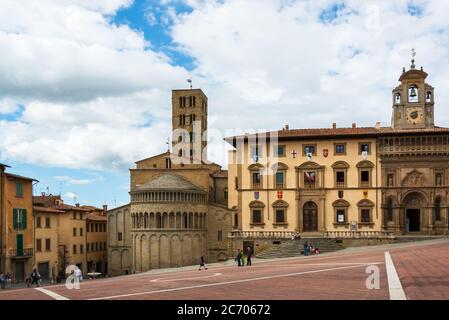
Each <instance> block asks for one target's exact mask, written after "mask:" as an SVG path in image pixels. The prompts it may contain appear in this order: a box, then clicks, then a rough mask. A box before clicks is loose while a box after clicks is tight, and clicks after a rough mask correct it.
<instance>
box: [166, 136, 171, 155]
mask: <svg viewBox="0 0 449 320" xmlns="http://www.w3.org/2000/svg"><path fill="white" fill-rule="evenodd" d="M166 144H167V152H170V137H167V142H166Z"/></svg>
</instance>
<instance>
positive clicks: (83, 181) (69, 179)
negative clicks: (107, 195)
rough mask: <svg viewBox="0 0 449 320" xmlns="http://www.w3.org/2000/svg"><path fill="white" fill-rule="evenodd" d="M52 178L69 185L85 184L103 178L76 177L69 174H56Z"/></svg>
mask: <svg viewBox="0 0 449 320" xmlns="http://www.w3.org/2000/svg"><path fill="white" fill-rule="evenodd" d="M54 178H55V179H56V180H58V181H61V182H64V183H66V184H69V185H86V184H92V183H94V182H97V181H102V180H103V178H92V179H77V178H73V177H69V176H56V177H54Z"/></svg>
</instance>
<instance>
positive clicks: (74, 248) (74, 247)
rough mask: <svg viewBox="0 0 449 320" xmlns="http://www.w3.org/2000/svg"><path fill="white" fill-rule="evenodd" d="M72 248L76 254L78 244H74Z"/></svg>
mask: <svg viewBox="0 0 449 320" xmlns="http://www.w3.org/2000/svg"><path fill="white" fill-rule="evenodd" d="M72 250H73V254H76V244H74V245H73V248H72Z"/></svg>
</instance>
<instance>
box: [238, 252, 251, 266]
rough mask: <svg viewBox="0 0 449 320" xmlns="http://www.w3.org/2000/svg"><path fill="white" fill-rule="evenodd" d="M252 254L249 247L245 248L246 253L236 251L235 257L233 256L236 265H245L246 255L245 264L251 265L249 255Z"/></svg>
mask: <svg viewBox="0 0 449 320" xmlns="http://www.w3.org/2000/svg"><path fill="white" fill-rule="evenodd" d="M252 255H253V250H252V249H251V247H248V248H246V253H244V252H243V250H238V251H237V257H235V261H237V265H238V266H239V267H243V266H245V257H246V265H247V266H250V265H252V262H251V257H252Z"/></svg>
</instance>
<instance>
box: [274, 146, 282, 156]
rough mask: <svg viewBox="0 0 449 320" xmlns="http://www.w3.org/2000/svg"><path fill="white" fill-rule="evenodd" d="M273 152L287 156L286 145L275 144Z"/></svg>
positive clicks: (276, 154) (275, 154)
mask: <svg viewBox="0 0 449 320" xmlns="http://www.w3.org/2000/svg"><path fill="white" fill-rule="evenodd" d="M273 153H274V156H275V157H285V146H284V145H275V146H274V152H273Z"/></svg>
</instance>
